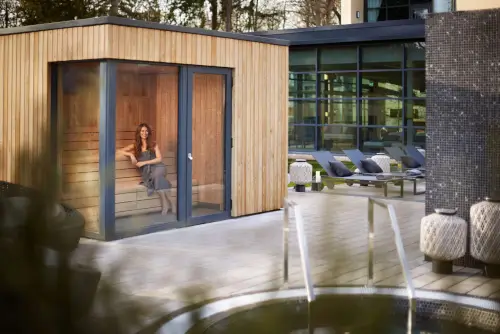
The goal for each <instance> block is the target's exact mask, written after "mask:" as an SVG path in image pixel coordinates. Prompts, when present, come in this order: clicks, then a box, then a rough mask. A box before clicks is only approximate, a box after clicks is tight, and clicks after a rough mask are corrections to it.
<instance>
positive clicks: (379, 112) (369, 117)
mask: <svg viewBox="0 0 500 334" xmlns="http://www.w3.org/2000/svg"><path fill="white" fill-rule="evenodd" d="M361 121H362V124H364V125H386V126H401V125H402V123H403V103H402V101H401V100H363V101H362V103H361Z"/></svg>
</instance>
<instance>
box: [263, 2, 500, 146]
mask: <svg viewBox="0 0 500 334" xmlns="http://www.w3.org/2000/svg"><path fill="white" fill-rule="evenodd" d="M494 7H500V0H489V1H488V0H479V1H470V0H456V1H451V0H434V1H432V0H342V2H341V17H342V19H341V22H342V25H338V26H326V27H315V28H303V29H289V30H281V31H268V32H262V33H261V32H259V33H257V34H258V35H263V36H267V37H273V38H280V39H286V40H289V41H290V42H291V45H290V55H289V116H288V122H289V130H288V131H289V133H288V135H289V152H291V153H295V152H307V151H315V150H329V151H332V152H338V153H340V152H341V151H342V149H349V148H359V149H360V150H362V151H363V152H365V153H367V154H370V153H377V152H379V151H382V150H383V148H384V147H385V146H391V145H393V144H395V143H402V144H414V145H415V146H420V147H422V148H425V143H426V131H425V129H426V76H425V67H426V66H425V55H426V51H425V45H426V44H425V17H426V15H427V14H428V13H432V12H448V11H455V10H458V11H461V10H471V9H486V8H494Z"/></svg>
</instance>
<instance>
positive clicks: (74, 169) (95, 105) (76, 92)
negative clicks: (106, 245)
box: [57, 62, 103, 233]
mask: <svg viewBox="0 0 500 334" xmlns="http://www.w3.org/2000/svg"><path fill="white" fill-rule="evenodd" d="M99 68H100V64H99V62H88V63H67V64H60V65H59V66H58V87H57V94H58V96H59V98H58V101H59V103H58V106H57V109H58V131H59V133H60V136H61V138H62V139H63V140H62V143H63V147H62V152H61V155H60V157H59V159H60V161H59V163H60V166H59V167H60V168H61V169H60V170H61V173H62V189H61V191H62V194H61V196H62V198H63V199H64V201H65V202H66V203H68V204H69V205H71V206H72V207H73V208H75V209H77V210H78V211H79V212H80V213H81V214H82V215H83V216H84V218H85V231H87V232H90V233H103V231H100V230H99V226H100V225H99V184H100V182H99V110H100V105H99V101H100V79H99Z"/></svg>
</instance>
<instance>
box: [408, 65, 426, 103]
mask: <svg viewBox="0 0 500 334" xmlns="http://www.w3.org/2000/svg"><path fill="white" fill-rule="evenodd" d="M405 75H406V96H407V97H425V95H426V92H425V71H406V74H405Z"/></svg>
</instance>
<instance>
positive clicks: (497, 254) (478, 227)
mask: <svg viewBox="0 0 500 334" xmlns="http://www.w3.org/2000/svg"><path fill="white" fill-rule="evenodd" d="M470 218H471V231H470V233H471V236H470V243H471V244H470V248H471V256H472V257H473V258H475V259H477V260H479V261H482V262H483V263H484V264H485V275H486V276H488V277H500V199H499V198H496V199H492V198H486V199H485V200H484V201H482V202H479V203H476V204H474V205H472V206H471V208H470Z"/></svg>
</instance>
